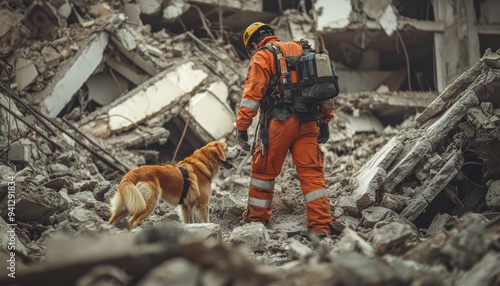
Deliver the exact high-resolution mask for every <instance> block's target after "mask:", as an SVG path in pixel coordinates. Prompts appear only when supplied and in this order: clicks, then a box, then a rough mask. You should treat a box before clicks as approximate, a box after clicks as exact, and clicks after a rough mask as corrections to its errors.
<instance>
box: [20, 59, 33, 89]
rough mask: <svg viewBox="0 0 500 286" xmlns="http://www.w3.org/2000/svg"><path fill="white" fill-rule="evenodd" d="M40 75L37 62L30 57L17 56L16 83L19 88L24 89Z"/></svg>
mask: <svg viewBox="0 0 500 286" xmlns="http://www.w3.org/2000/svg"><path fill="white" fill-rule="evenodd" d="M37 77H38V71H37V69H36V67H35V64H34V63H33V62H32V61H31V60H28V59H24V58H21V57H19V58H17V60H16V84H17V89H18V90H24V89H25V88H26V87H27V86H28V85H30V84H32V83H33V82H34V81H35V79H36V78H37Z"/></svg>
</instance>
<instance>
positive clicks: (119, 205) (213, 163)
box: [109, 141, 241, 229]
mask: <svg viewBox="0 0 500 286" xmlns="http://www.w3.org/2000/svg"><path fill="white" fill-rule="evenodd" d="M240 153H241V150H240V149H239V148H235V147H228V146H227V144H226V143H224V142H222V141H214V142H211V143H208V144H207V145H205V146H204V147H202V148H200V149H197V150H196V151H194V153H193V154H192V155H191V156H189V157H187V158H185V159H184V160H182V161H180V162H179V163H177V165H176V166H173V165H164V166H158V165H145V166H141V167H138V168H134V169H132V170H130V171H129V172H128V173H127V174H125V176H123V178H122V180H121V182H120V185H119V186H118V191H117V192H116V193H115V195H114V196H113V198H112V199H111V212H112V215H111V218H110V219H109V223H111V224H113V225H116V223H117V222H118V221H120V220H121V219H123V218H125V217H126V216H127V215H129V214H130V215H132V217H131V218H130V220H129V221H128V224H129V227H130V228H131V229H132V228H135V227H136V226H137V225H138V224H139V223H140V222H141V221H143V220H144V219H145V218H146V217H148V216H149V215H150V214H151V213H152V212H153V210H154V209H155V208H156V205H157V204H158V200H159V199H160V197H161V198H163V200H165V201H166V202H168V203H169V204H170V205H173V206H175V205H177V204H180V205H181V207H182V208H181V209H182V221H183V222H184V223H194V222H209V219H208V202H209V200H210V196H211V194H212V188H211V181H212V179H213V178H214V177H215V176H216V175H217V172H218V170H219V166H220V167H224V168H226V169H231V168H234V169H236V166H235V165H234V164H233V163H232V160H233V159H236V158H237V157H238V156H239V155H240ZM182 168H184V169H185V171H187V174H186V175H184V174H183V173H182V171H181V169H182ZM188 185H189V188H188ZM186 191H187V193H186Z"/></svg>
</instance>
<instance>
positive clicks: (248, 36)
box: [243, 22, 274, 49]
mask: <svg viewBox="0 0 500 286" xmlns="http://www.w3.org/2000/svg"><path fill="white" fill-rule="evenodd" d="M264 30H265V31H268V32H270V33H271V34H274V33H273V29H272V28H271V26H269V25H268V24H265V23H262V22H255V23H252V24H250V26H248V28H246V30H245V32H243V45H245V48H247V49H248V45H249V44H250V43H251V41H252V38H254V36H255V35H256V34H260V33H256V32H258V31H264Z"/></svg>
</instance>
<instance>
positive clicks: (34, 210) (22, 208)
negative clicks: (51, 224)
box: [2, 187, 69, 224]
mask: <svg viewBox="0 0 500 286" xmlns="http://www.w3.org/2000/svg"><path fill="white" fill-rule="evenodd" d="M16 196H17V197H16V219H17V220H18V221H23V222H32V221H34V222H38V223H41V224H46V223H48V221H49V218H50V216H52V215H53V214H55V213H56V212H61V211H64V210H66V209H67V208H68V207H69V204H68V202H67V201H66V200H64V199H63V198H62V197H61V195H60V194H59V193H58V192H56V191H53V190H51V189H46V188H40V187H38V188H37V190H36V191H34V190H27V189H26V190H23V192H17V193H16ZM4 204H5V205H6V204H7V202H6V201H5V199H4V200H3V201H2V205H4ZM3 209H7V208H6V207H5V208H3Z"/></svg>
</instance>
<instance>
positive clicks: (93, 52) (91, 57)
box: [36, 32, 108, 117]
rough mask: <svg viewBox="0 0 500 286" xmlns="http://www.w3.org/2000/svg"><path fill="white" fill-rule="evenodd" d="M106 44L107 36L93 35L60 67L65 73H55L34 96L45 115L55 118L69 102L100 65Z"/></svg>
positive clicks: (104, 34) (101, 34)
mask: <svg viewBox="0 0 500 286" xmlns="http://www.w3.org/2000/svg"><path fill="white" fill-rule="evenodd" d="M107 44H108V35H107V33H105V32H101V33H99V34H97V35H95V37H93V38H92V39H91V40H90V41H89V42H88V44H87V45H86V46H85V48H83V49H81V50H80V51H79V52H78V53H77V55H75V56H74V57H73V58H72V59H70V60H66V61H64V62H63V63H62V64H61V65H60V67H59V69H60V70H65V72H59V73H57V74H56V76H54V78H52V80H51V81H50V82H49V83H48V85H47V87H46V88H45V89H44V90H43V91H41V92H40V93H38V94H37V95H36V97H37V99H38V100H40V101H41V105H42V107H43V109H44V111H45V113H46V114H47V115H49V116H51V117H55V116H57V115H58V114H59V112H61V110H62V109H63V108H64V107H65V106H66V104H68V103H69V102H70V100H71V98H72V97H73V95H74V94H75V93H76V92H77V91H78V89H80V87H81V86H82V85H83V84H84V83H85V81H86V80H87V79H88V78H89V77H90V75H92V73H93V72H94V70H95V69H96V68H97V66H98V65H99V64H100V63H101V60H102V57H103V52H104V49H105V48H106V46H107Z"/></svg>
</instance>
